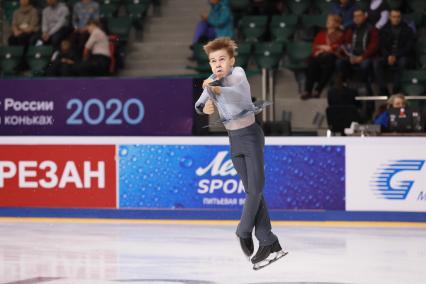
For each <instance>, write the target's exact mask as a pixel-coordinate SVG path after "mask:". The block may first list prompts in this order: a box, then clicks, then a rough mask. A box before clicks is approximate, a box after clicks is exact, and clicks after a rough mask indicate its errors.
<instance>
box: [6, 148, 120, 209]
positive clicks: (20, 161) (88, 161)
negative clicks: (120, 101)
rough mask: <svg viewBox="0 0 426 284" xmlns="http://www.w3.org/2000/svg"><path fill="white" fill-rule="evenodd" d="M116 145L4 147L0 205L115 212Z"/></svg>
mask: <svg viewBox="0 0 426 284" xmlns="http://www.w3.org/2000/svg"><path fill="white" fill-rule="evenodd" d="M116 196H117V190H116V163H115V146H112V145H0V206H7V207H52V208H60V207H62V208H116V200H117V198H116Z"/></svg>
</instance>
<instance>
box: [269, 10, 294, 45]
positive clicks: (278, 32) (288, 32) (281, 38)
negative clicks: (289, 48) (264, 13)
mask: <svg viewBox="0 0 426 284" xmlns="http://www.w3.org/2000/svg"><path fill="white" fill-rule="evenodd" d="M298 20H299V18H298V17H297V16H296V15H285V16H273V17H272V20H271V24H270V27H269V30H270V32H271V35H272V38H273V40H274V41H277V42H287V41H288V39H289V38H291V37H292V36H293V35H294V32H295V31H296V27H297V23H298Z"/></svg>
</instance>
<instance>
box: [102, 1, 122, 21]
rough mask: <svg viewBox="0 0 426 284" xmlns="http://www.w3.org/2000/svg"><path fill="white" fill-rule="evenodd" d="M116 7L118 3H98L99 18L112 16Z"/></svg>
mask: <svg viewBox="0 0 426 284" xmlns="http://www.w3.org/2000/svg"><path fill="white" fill-rule="evenodd" d="M117 9H118V4H116V3H111V4H104V3H102V4H100V8H99V17H100V18H101V19H105V18H112V17H114V15H115V14H116V12H117Z"/></svg>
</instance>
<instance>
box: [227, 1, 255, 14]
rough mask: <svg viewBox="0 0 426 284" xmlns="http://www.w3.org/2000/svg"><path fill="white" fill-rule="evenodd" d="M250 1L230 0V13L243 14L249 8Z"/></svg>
mask: <svg viewBox="0 0 426 284" xmlns="http://www.w3.org/2000/svg"><path fill="white" fill-rule="evenodd" d="M250 4H251V1H250V0H231V1H230V6H231V9H232V11H237V12H244V11H247V10H248V9H249V8H250Z"/></svg>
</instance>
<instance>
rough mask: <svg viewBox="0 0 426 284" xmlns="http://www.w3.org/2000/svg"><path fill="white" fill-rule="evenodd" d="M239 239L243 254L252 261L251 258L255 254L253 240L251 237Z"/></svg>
mask: <svg viewBox="0 0 426 284" xmlns="http://www.w3.org/2000/svg"><path fill="white" fill-rule="evenodd" d="M238 239H239V240H240V246H241V249H242V250H243V253H244V254H245V255H246V256H247V257H248V258H249V260H250V256H251V255H252V254H253V252H254V244H253V239H252V238H251V237H250V238H240V237H238Z"/></svg>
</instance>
